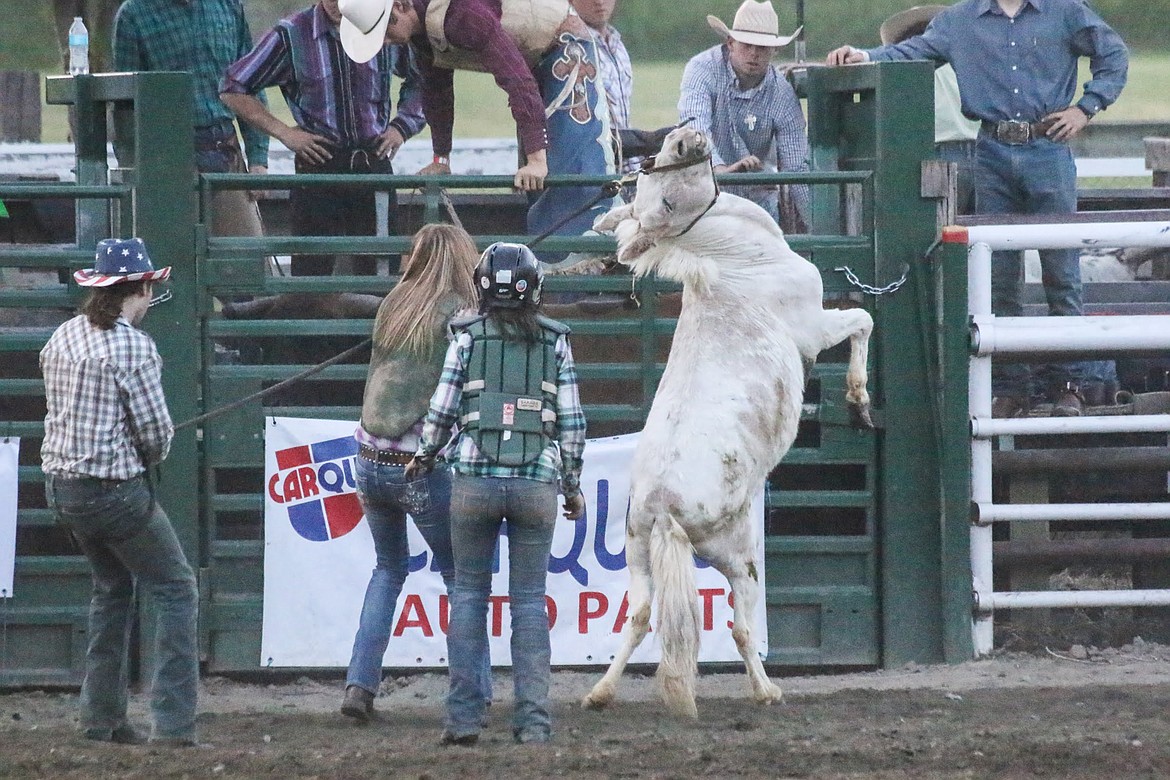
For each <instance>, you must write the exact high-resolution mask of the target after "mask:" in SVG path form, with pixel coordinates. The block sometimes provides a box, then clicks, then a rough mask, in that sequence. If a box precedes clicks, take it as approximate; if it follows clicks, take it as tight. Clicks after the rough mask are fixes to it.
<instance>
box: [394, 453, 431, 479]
mask: <svg viewBox="0 0 1170 780" xmlns="http://www.w3.org/2000/svg"><path fill="white" fill-rule="evenodd" d="M434 468H435V456H434V455H415V456H414V457H413V458H411V459H410V463H407V464H406V468H405V469H403V472H402V473H403V476H405V477H406V478H407V479H408V480H415V479H419V478H420V477H425V476H426V475H427V474H430V473H431V471H433V470H434Z"/></svg>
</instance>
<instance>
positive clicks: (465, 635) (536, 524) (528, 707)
mask: <svg viewBox="0 0 1170 780" xmlns="http://www.w3.org/2000/svg"><path fill="white" fill-rule="evenodd" d="M556 513H557V488H556V485H554V484H553V483H551V482H537V481H535V480H531V479H520V478H501V477H467V476H461V475H458V474H456V475H455V476H454V477H453V480H452V487H451V544H452V547H453V548H454V551H455V595H454V597H453V598H452V604H451V626H450V631H449V633H448V636H447V649H448V652H449V653H450V656H451V658H450V674H451V685H450V691H449V692H448V694H447V720H446V728H447V731H448V732H449V733H450V734H452V735H453V736H456V737H462V736H465V735H467V734H477V733H479V730H480V728H481V726H482V723H483V718H484V714H485V706H486V702H485V701H484V698H483V695H482V692H481V691H480V689H479V686H478V684H477V681H476V670H477V669H478V664H479V659H480V657H481V656H482V654H483V653H484V652H485V651H486V650H487V647H488V638H487V604H488V595H489V594H490V593H491V585H492V564H493V558H494V552H495V545H496V538H497V537H498V536H499V533H500V527H501V525H502V524H503V522H504V520H505V518H506V519H507V534H508V600H509V609H510V611H511V628H512V682H513V686H514V690H515V710H514V712H513V714H512V731H513V735H514V736H516V737H517V738H525V739H536V740H543V739H548V737H549V736H550V734H551V731H552V720H551V718H550V717H549V713H548V686H549V677H550V673H551V668H550V663H551V660H550V659H551V654H552V650H551V646H550V642H549V630H548V612H547V610H546V606H545V600H544V595H545V594H544V586H545V578H546V577H547V576H548V556H549V551H550V550H551V548H552V538H553V525H554V523H555V522H556Z"/></svg>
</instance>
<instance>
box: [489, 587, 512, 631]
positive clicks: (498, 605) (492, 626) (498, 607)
mask: <svg viewBox="0 0 1170 780" xmlns="http://www.w3.org/2000/svg"><path fill="white" fill-rule="evenodd" d="M507 603H508V597H507V596H488V631H489V632H490V633H491V635H492V636H503V634H504V605H505V604H507Z"/></svg>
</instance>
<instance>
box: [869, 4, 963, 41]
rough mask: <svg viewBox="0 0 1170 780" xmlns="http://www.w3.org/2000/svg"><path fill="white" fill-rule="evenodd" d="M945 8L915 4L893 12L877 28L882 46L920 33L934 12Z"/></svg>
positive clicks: (923, 30)
mask: <svg viewBox="0 0 1170 780" xmlns="http://www.w3.org/2000/svg"><path fill="white" fill-rule="evenodd" d="M945 8H946V6H945V5H916V6H914V7H913V8H907V9H906V10H905V11H899V12H898V13H896V14H894V15H893V16H891V17H890V18H889V19H886V20H885V21H884V22H882V26H881V27H879V28H878V37H879V38H881V40H882V46H888V45H890V44H891V43H899V42H901V41H904V40H906V39H907V38H913V37H914V36H915V35H922V33H923V32H925V31H926V26H927V25H928V24H930V20H931V19H933V18H934V16H935V14H937V13H938V12H939V11H942V10H944V9H945Z"/></svg>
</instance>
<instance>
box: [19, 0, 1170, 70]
mask: <svg viewBox="0 0 1170 780" xmlns="http://www.w3.org/2000/svg"><path fill="white" fill-rule="evenodd" d="M308 1H309V0H244V6H245V8H246V9H247V13H248V17H249V20H250V23H251V26H252V32H253V33H254V34H256V35H259V34H260V33H262V32H263V31H264V30H266V29H268V27H270V26H271V25H272V23H273V22H275V21H276V20H277V19H279V18H280V17H281V16H284V15H286V14H288V13H290V12H292V11H295V10H297V9H298V8H301V7H304V6H305V5H308ZM919 1H920V0H860V2H859V1H858V0H805V24H806V40H807V42H808V55H809V57H810V58H811V59H821V58H822V57H823V56H824V54H825V53H826V52H827V51H828V50H829V49H832V48H834V47H836V46H838V45H840V44H842V43H852V44H856V45H859V46H867V45H876V44H877V42H878V41H877V28H878V25H879V24H880V23H881V21H882V20H883V19H885V18H886V17H887V16H889V15H890V14H892V13H894V12H896V11H899V10H901V9H903V8H906V7H908V6H910V5H915V4H917V3H918V2H919ZM57 2H64V3H72V4H73V5H74V6H75V7H76V9H77V10H75V11H74V12H75V13H85V14H86V16H87V22H88V21H89V17H91V16H97V14H96V13H95V11H94V10H93V9H94V7H95V6H96V5H99V4H111V5H117V3H118V0H57ZM739 3H740V0H706V2H698V1H697V0H684V1H683V2H679V0H619V2H618V10H617V17H616V22H617V25H618V27H619V29H620V30H621V31H622V35H623V37H624V38H625V40H626V45H627V46H628V47H629V49H630V52H631V54H632V55H633V56H634V57H635V58H636V59H641V60H658V61H664V60H685V59H687V58H688V57H690V56H691V55H692V54H695V53H696V52H698V51H701V50H702V49H705V48H707V47H708V46H712V45H714V44H715V43H716V42H717V41H718V39H717V38H716V36H715V33H714V32H712V31H711V29H710V28H709V27H708V26H707V22H706V15H707V14H714V15H716V16H718V17H719V18H721V19H723V20H724V21H725V22H728V23H730V22H731V19H732V17H733V16H734V15H735V9H736V8H737V7H738V6H739ZM773 3H774V5H775V6H776V10H777V12H778V13H779V14H780V26H781V28H782V31H783V32H785V33H786V32H790V31H791V30H792V29H793V28H795V26H796V0H773ZM1090 5H1092V6H1093V7H1094V8H1095V9H1097V11H1098V12H1099V13H1100V14H1101V15H1102V16H1103V17H1104V18H1105V19H1106V21H1108V22H1109V23H1110V24H1111V25H1113V26H1114V27H1115V28H1116V29H1117V31H1118V32H1119V33H1121V35H1122V37H1123V38H1125V40H1126V42H1127V43H1128V44H1129V45H1130V46H1132V47H1134V48H1135V49H1158V50H1165V49H1166V48H1167V45H1166V41H1165V30H1166V19H1167V18H1170V0H1091V2H1090ZM90 34H91V37H92V38H93V41H92V45H93V46H94V47H96V48H99V49H100V48H105V46H106V43H105V40H106V39H108V35H109V32H108V31H99V30H93V29H92V27H91V33H90ZM56 40H57V39H56V35H55V32H54V30H53V13H52V3H50V2H49V0H0V68H3V69H24V70H54V69H55V68H56V67H57V63H58V62H59V59H58V57H59V54H58V52H57V46H58V44H57V42H56Z"/></svg>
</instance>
